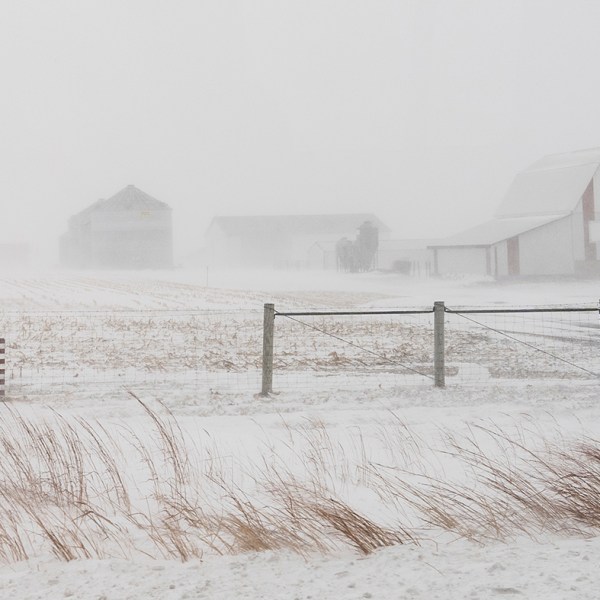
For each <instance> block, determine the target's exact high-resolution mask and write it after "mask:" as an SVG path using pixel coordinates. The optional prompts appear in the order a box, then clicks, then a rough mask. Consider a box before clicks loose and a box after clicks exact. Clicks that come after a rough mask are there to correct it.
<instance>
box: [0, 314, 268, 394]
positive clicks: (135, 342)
mask: <svg viewBox="0 0 600 600" xmlns="http://www.w3.org/2000/svg"><path fill="white" fill-rule="evenodd" d="M0 332H3V335H4V337H5V338H6V387H7V395H10V396H12V397H28V396H32V395H44V394H56V393H80V392H82V391H83V390H85V391H87V392H93V393H96V394H97V393H103V392H111V391H114V390H118V389H121V388H122V387H123V386H127V388H128V389H132V390H141V389H145V390H148V389H152V390H155V391H157V390H159V391H163V392H165V393H175V392H180V393H181V392H182V391H185V392H187V393H189V394H193V393H196V392H198V391H206V392H215V393H217V392H223V393H235V392H246V391H251V390H252V391H254V392H256V390H257V389H258V386H259V380H260V375H259V373H260V343H261V336H262V322H261V314H260V312H259V311H251V310H243V311H242V310H238V311H227V312H225V311H121V312H112V311H106V312H104V311H94V312H13V313H7V312H5V313H1V314H0Z"/></svg>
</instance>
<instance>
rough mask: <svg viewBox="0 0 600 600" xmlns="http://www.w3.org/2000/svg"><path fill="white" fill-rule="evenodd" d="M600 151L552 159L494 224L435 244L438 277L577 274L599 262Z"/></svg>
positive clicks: (536, 168)
mask: <svg viewBox="0 0 600 600" xmlns="http://www.w3.org/2000/svg"><path fill="white" fill-rule="evenodd" d="M595 190H600V148H593V149H590V150H582V151H579V152H571V153H567V154H556V155H551V156H546V157H544V158H542V159H541V160H539V161H538V162H536V163H534V164H533V165H531V166H530V167H529V168H528V169H526V170H525V171H523V172H521V173H519V174H518V175H517V177H516V178H515V180H514V181H513V183H512V185H511V186H510V188H509V190H508V192H507V194H506V196H505V197H504V200H503V201H502V203H501V205H500V207H499V209H498V211H497V212H496V215H495V217H494V218H493V219H492V220H491V221H488V222H486V223H483V224H481V225H479V226H477V227H474V228H472V229H469V230H467V231H464V232H462V233H459V234H457V235H455V236H452V237H450V238H447V239H445V240H442V241H440V242H438V243H436V244H435V245H431V246H430V249H431V250H432V252H433V269H434V273H435V274H438V275H445V274H457V273H462V274H474V275H491V276H494V277H504V276H517V275H531V276H535V275H575V274H585V273H592V272H597V271H598V270H599V266H600V261H599V254H598V249H597V244H596V242H600V216H599V217H598V220H597V219H596V215H597V213H596V209H595Z"/></svg>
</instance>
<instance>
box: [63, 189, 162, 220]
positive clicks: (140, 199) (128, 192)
mask: <svg viewBox="0 0 600 600" xmlns="http://www.w3.org/2000/svg"><path fill="white" fill-rule="evenodd" d="M104 210H110V211H126V210H171V209H170V208H169V206H168V204H165V203H164V202H161V201H160V200H157V199H156V198H153V197H152V196H150V195H149V194H146V192H143V191H142V190H140V189H139V188H136V187H135V186H134V185H128V186H127V187H124V188H123V189H122V190H121V191H120V192H117V193H116V194H115V195H114V196H111V197H110V198H107V199H106V200H104V199H100V200H97V201H96V202H94V203H93V204H91V205H90V206H88V207H87V208H86V209H84V210H82V211H81V212H79V213H77V214H76V215H74V217H73V218H75V219H80V218H84V217H85V216H87V215H89V214H90V213H92V212H96V211H104Z"/></svg>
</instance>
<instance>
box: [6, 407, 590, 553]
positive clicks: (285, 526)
mask: <svg viewBox="0 0 600 600" xmlns="http://www.w3.org/2000/svg"><path fill="white" fill-rule="evenodd" d="M136 400H137V402H138V403H139V405H140V407H141V408H142V410H143V412H144V413H145V415H146V417H147V424H149V425H150V426H151V428H152V431H153V433H151V434H148V432H147V430H146V431H144V432H143V433H140V432H136V431H134V430H133V429H131V428H125V427H122V426H120V427H119V428H117V429H116V430H110V431H109V430H108V429H107V428H106V427H104V426H102V425H100V424H99V423H95V422H91V421H86V420H84V419H67V418H65V417H63V416H61V415H59V414H54V415H53V416H52V417H51V418H46V419H41V418H40V419H38V418H36V419H32V418H25V417H24V416H23V415H22V414H20V413H19V412H18V411H16V410H13V409H11V408H10V407H9V406H7V405H5V406H3V407H2V408H3V413H2V416H1V418H0V447H1V448H2V453H3V461H1V462H0V560H1V561H3V562H14V561H18V560H24V559H27V558H30V557H33V556H39V555H42V554H44V553H48V552H50V553H52V554H54V555H55V556H56V557H57V558H59V559H62V560H74V559H79V558H94V557H100V558H102V557H107V556H119V557H130V556H132V555H134V554H136V553H142V554H145V555H148V556H153V557H164V558H176V559H179V560H182V561H186V560H190V559H192V558H200V557H202V556H203V555H204V554H205V553H206V552H210V553H217V554H231V553H240V552H257V551H258V552H260V551H265V550H288V551H292V552H296V553H299V554H301V555H305V556H306V555H310V554H311V553H313V552H332V551H336V550H338V549H340V548H343V547H349V548H352V549H354V550H356V551H357V552H359V553H361V554H369V553H371V552H374V551H376V550H377V549H379V548H382V547H385V546H391V545H396V544H405V543H410V544H419V543H421V542H422V540H423V539H429V538H431V537H432V536H436V535H438V534H439V533H440V532H442V531H445V532H449V533H451V534H452V535H453V536H456V537H461V538H466V539H469V540H473V541H476V542H480V543H485V542H487V541H489V540H504V539H507V538H510V537H512V536H517V535H528V536H532V537H536V536H538V535H540V534H543V533H546V532H550V533H552V534H561V535H595V534H596V533H597V531H598V530H599V529H600V500H599V498H600V442H599V441H598V440H595V439H588V438H585V439H582V440H575V441H572V442H568V441H565V440H563V439H561V438H560V437H559V438H557V439H555V440H553V441H547V440H544V439H543V438H538V439H536V440H533V441H531V440H529V441H527V440H528V439H529V438H530V437H531V436H529V438H528V436H527V435H525V433H524V432H520V433H519V432H517V434H513V435H510V436H509V435H508V434H506V433H505V432H503V431H502V430H500V429H498V428H494V427H482V426H479V427H473V428H472V429H471V431H470V433H469V434H468V435H463V436H461V437H458V436H456V435H451V434H449V433H447V432H441V434H442V440H443V441H442V443H441V446H440V447H439V448H435V447H433V446H430V445H428V444H427V443H426V442H425V441H424V440H423V439H421V438H420V437H419V436H417V435H415V434H414V433H413V432H412V431H411V430H410V429H409V428H408V427H407V426H406V425H405V424H404V423H402V422H401V421H400V420H398V419H397V418H396V417H395V415H392V417H393V418H391V419H390V420H389V421H388V422H387V423H385V424H383V423H382V424H379V425H378V426H377V427H376V434H375V436H374V438H371V442H372V440H373V439H377V440H379V442H380V444H379V447H380V451H379V452H378V453H377V452H374V450H373V448H372V445H371V443H370V442H367V441H366V440H365V438H364V437H363V433H362V432H361V431H360V429H356V430H355V431H353V432H352V433H351V435H350V436H349V437H348V438H347V439H342V438H339V436H338V437H336V438H334V437H333V436H332V434H331V430H330V428H329V427H327V425H326V424H325V423H322V422H319V421H306V422H304V423H303V424H301V425H300V426H298V427H291V426H289V425H286V426H285V427H284V428H283V431H284V434H285V436H286V440H284V441H282V442H280V443H279V444H275V443H273V444H272V445H270V446H268V447H266V448H265V449H264V452H263V459H262V463H261V464H257V463H256V462H253V461H247V462H246V463H245V464H243V465H242V464H239V465H237V466H236V465H231V464H229V463H227V461H226V460H224V458H223V456H222V455H221V454H219V452H218V451H217V450H216V449H215V448H209V447H206V446H200V447H198V446H196V445H194V444H192V443H191V442H190V440H189V439H188V436H187V434H186V433H185V432H184V431H183V430H182V428H181V427H180V425H179V424H178V422H177V420H176V419H175V418H174V417H173V416H172V415H170V414H168V413H164V412H163V413H162V414H159V413H157V412H156V411H155V410H153V409H151V408H150V407H149V406H148V405H147V404H145V403H144V402H143V401H142V400H140V399H139V398H137V397H136ZM160 410H161V411H162V410H163V409H160ZM146 429H147V426H146ZM227 465H229V467H227ZM228 469H230V470H228ZM446 470H447V471H446Z"/></svg>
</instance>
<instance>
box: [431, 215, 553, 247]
mask: <svg viewBox="0 0 600 600" xmlns="http://www.w3.org/2000/svg"><path fill="white" fill-rule="evenodd" d="M563 217H564V215H545V216H537V217H513V218H505V219H492V220H491V221H487V222H486V223H482V224H481V225H477V226H476V227H473V228H471V229H467V230H466V231H463V232H461V233H458V234H456V235H453V236H450V237H448V238H445V239H443V240H440V241H439V242H438V243H435V244H431V245H430V246H429V247H430V248H444V247H447V246H489V245H491V244H496V243H497V242H501V241H502V240H507V239H509V238H511V237H514V236H515V235H519V234H520V233H525V232H526V231H531V230H532V229H535V228H536V227H541V226H542V225H546V224H547V223H551V222H552V221H557V220H558V219H562V218H563Z"/></svg>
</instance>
